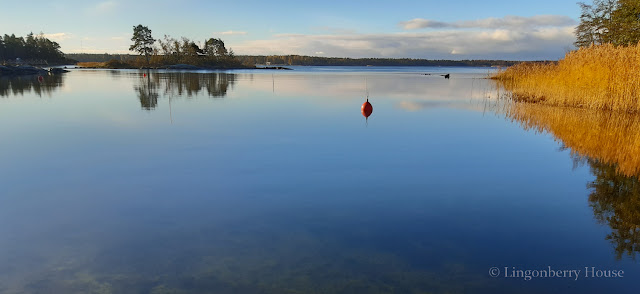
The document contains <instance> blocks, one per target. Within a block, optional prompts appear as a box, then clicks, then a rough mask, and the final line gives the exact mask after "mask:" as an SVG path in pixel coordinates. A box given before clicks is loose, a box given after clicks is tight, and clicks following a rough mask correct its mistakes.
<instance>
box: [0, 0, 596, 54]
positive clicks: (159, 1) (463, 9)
mask: <svg viewBox="0 0 640 294" xmlns="http://www.w3.org/2000/svg"><path fill="white" fill-rule="evenodd" d="M2 2H4V3H2V4H1V5H0V7H2V11H3V13H2V17H1V18H0V33H1V34H6V33H9V34H11V33H15V34H16V35H26V34H28V33H29V32H34V33H36V34H38V33H40V32H42V33H44V34H45V35H47V36H48V37H49V38H51V39H53V40H55V41H57V42H58V43H59V44H60V45H61V46H62V51H63V52H66V53H75V52H90V53H105V52H106V53H129V51H128V47H129V45H130V43H131V40H130V39H131V34H132V31H133V26H134V25H137V24H143V25H146V26H148V27H149V28H150V29H151V30H152V31H153V35H154V37H155V38H162V36H163V35H170V36H172V37H176V38H178V37H181V36H185V37H188V38H190V39H194V40H202V41H204V40H205V39H207V38H210V37H216V38H222V39H223V40H224V41H225V43H226V44H227V47H230V48H232V49H233V50H234V51H235V52H236V54H260V55H267V54H299V55H314V56H328V57H329V56H330V57H410V58H428V59H517V60H536V59H558V58H561V57H562V56H564V53H565V52H566V51H567V50H570V49H572V48H573V46H572V43H573V41H574V36H573V29H574V28H575V26H576V24H577V20H578V16H579V14H580V9H579V7H578V5H577V4H576V1H575V0H569V1H566V0H554V1H551V0H538V1H513V0H507V1H505V0H485V1H461V0H442V1H431V0H419V1H405V0H394V1H371V0H369V1H362V0H342V1H330V0H325V1H304V0H299V1H288V0H272V1H254V0H245V1H242V0H238V1H233V0H225V1H195V0H181V1H176V0H173V1H167V0H154V1H147V0H139V1H124V0H108V1H89V0H87V1H76V0H69V1H56V0H50V1H41V0H29V1H8V0H6V1H5V0H2ZM587 2H590V1H587Z"/></svg>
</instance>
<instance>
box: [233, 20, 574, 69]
mask: <svg viewBox="0 0 640 294" xmlns="http://www.w3.org/2000/svg"><path fill="white" fill-rule="evenodd" d="M575 23H576V22H575V21H574V20H573V19H571V18H569V17H566V16H558V15H538V16H532V17H520V16H506V17H504V18H486V19H479V20H467V21H457V22H438V21H433V20H425V19H414V20H411V21H408V22H403V23H401V26H402V27H403V28H405V29H418V28H431V30H426V31H416V32H398V33H385V34H358V33H352V32H350V33H343V34H340V33H325V34H276V35H273V37H272V38H270V39H263V40H252V41H245V42H241V43H236V44H233V46H232V47H233V48H234V51H235V52H236V53H237V54H248V55H253V54H255V55H258V54H260V55H264V54H278V55H280V54H298V55H319V53H318V52H322V53H324V54H323V55H324V56H336V57H353V58H357V57H382V58H385V57H386V58H401V57H408V58H427V59H514V60H532V59H533V60H538V59H558V58H561V57H562V56H564V54H565V51H566V49H567V48H571V47H572V44H573V42H574V40H575V37H574V34H573V31H574V28H575Z"/></svg>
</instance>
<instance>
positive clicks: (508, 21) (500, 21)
mask: <svg viewBox="0 0 640 294" xmlns="http://www.w3.org/2000/svg"><path fill="white" fill-rule="evenodd" d="M576 24H577V22H576V21H575V20H574V19H572V18H570V17H568V16H564V15H535V16H532V17H522V16H514V15H507V16H505V17H503V18H495V17H490V18H484V19H477V20H464V21H455V22H440V21H434V20H429V19H422V18H415V19H412V20H409V21H403V22H400V23H399V25H400V26H401V27H402V28H403V29H405V30H415V29H425V28H431V29H441V28H454V29H468V28H484V29H500V28H502V29H522V28H532V27H556V26H574V25H576Z"/></svg>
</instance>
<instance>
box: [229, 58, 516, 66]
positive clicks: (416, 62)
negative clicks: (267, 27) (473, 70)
mask: <svg viewBox="0 0 640 294" xmlns="http://www.w3.org/2000/svg"><path fill="white" fill-rule="evenodd" d="M236 58H238V59H239V60H240V61H241V62H242V63H243V64H266V63H267V62H269V63H270V64H272V65H319V66H322V65H328V66H331V65H342V66H367V65H372V66H511V65H514V64H517V63H520V62H519V61H506V60H429V59H412V58H341V57H317V56H301V55H271V56H246V55H245V56H242V55H237V56H236Z"/></svg>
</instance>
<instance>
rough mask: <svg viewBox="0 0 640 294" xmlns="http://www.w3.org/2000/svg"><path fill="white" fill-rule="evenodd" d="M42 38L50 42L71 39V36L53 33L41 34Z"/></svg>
mask: <svg viewBox="0 0 640 294" xmlns="http://www.w3.org/2000/svg"><path fill="white" fill-rule="evenodd" d="M43 36H44V37H45V38H47V39H50V40H52V41H56V42H59V41H63V40H66V39H69V38H73V34H70V33H53V34H43Z"/></svg>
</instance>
